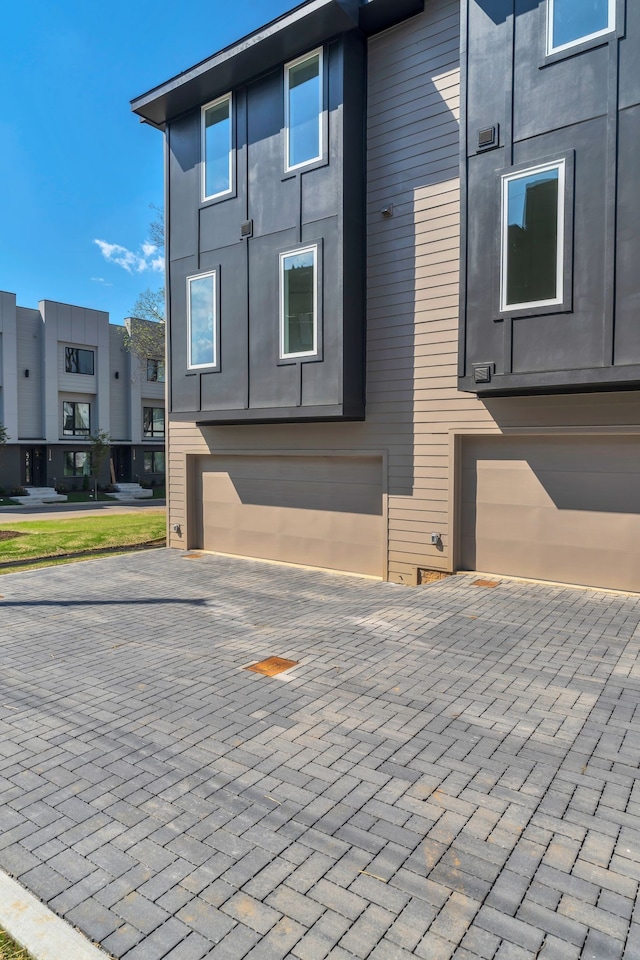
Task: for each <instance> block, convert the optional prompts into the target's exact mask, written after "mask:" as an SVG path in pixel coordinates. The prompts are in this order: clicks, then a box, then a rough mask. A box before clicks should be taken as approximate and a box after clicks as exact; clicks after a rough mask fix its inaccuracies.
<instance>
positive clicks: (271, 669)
mask: <svg viewBox="0 0 640 960" xmlns="http://www.w3.org/2000/svg"><path fill="white" fill-rule="evenodd" d="M297 665H298V661H297V660H284V659H283V658H282V657H269V658H268V659H267V660H261V661H260V663H252V664H251V666H250V667H244V668H243V669H244V670H251V671H252V672H253V673H261V674H263V676H265V677H275V676H276V675H277V674H278V673H284V671H285V670H290V669H291V667H297Z"/></svg>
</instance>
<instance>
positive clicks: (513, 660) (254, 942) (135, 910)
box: [0, 550, 640, 960]
mask: <svg viewBox="0 0 640 960" xmlns="http://www.w3.org/2000/svg"><path fill="white" fill-rule="evenodd" d="M196 556H197V555H196ZM87 569H88V568H87V565H85V564H82V563H78V564H73V565H71V566H65V567H52V568H47V569H43V570H37V571H33V572H30V573H16V574H10V575H7V576H5V577H3V580H2V593H3V594H4V596H3V598H2V599H1V600H0V651H1V653H2V662H3V678H2V691H1V693H0V753H1V755H2V757H3V764H2V769H1V770H0V867H1V868H2V869H3V870H5V871H6V872H7V873H9V874H11V875H12V876H14V877H16V878H17V879H18V880H19V882H20V883H21V884H23V885H24V886H25V887H27V888H28V889H29V890H31V891H32V892H33V893H34V894H35V895H36V896H38V897H39V898H40V899H41V900H43V901H44V902H45V903H46V904H48V906H49V907H50V908H51V909H52V910H54V911H55V912H56V913H57V914H59V915H60V916H62V917H64V918H65V919H66V920H67V921H68V922H69V923H71V924H72V925H74V926H77V927H78V928H79V929H80V930H82V931H83V932H84V933H85V935H86V936H87V937H89V939H90V940H93V941H95V942H97V943H99V944H100V945H101V948H102V949H103V950H104V951H105V952H107V953H109V954H111V955H112V956H114V957H117V958H123V960H124V958H126V960H203V958H215V960H284V958H289V960H293V958H295V960H325V958H329V960H353V958H359V960H409V958H420V960H450V958H453V960H579V958H580V960H587V958H588V960H610V958H617V960H622V958H624V960H638V956H639V949H640V911H639V909H638V905H637V894H638V884H639V881H640V868H639V867H638V864H639V863H640V779H639V777H638V767H639V763H640V629H639V624H640V597H632V596H622V595H612V594H605V593H598V592H596V591H590V590H572V589H569V588H563V587H557V586H545V585H533V584H525V583H518V582H508V581H504V582H502V583H500V584H499V585H498V586H497V587H495V588H494V589H488V588H483V587H479V586H475V585H474V583H473V577H468V576H458V577H451V578H449V579H447V580H443V581H440V582H438V583H435V584H433V585H431V586H428V587H423V588H415V589H411V588H405V587H399V586H394V585H392V584H385V583H379V582H375V581H371V580H365V579H358V578H355V577H345V576H340V577H336V576H331V575H330V574H324V573H320V572H317V571H310V570H302V569H295V568H284V567H279V566H275V565H270V564H266V563H256V562H250V561H243V560H234V559H231V558H226V557H215V556H207V555H203V556H200V557H199V558H197V559H193V558H192V559H185V558H183V556H182V555H181V554H180V553H179V552H177V551H166V550H162V551H152V552H148V553H141V554H137V555H131V556H122V557H117V558H110V559H107V560H100V561H93V562H92V564H91V567H90V576H89V577H88V576H87ZM483 579H484V578H483ZM274 656H275V657H283V658H287V659H289V660H293V661H297V665H296V666H294V667H293V668H292V669H290V670H288V671H287V672H285V673H282V674H280V675H279V676H276V677H267V676H261V675H259V674H256V673H252V672H248V671H246V670H245V669H243V668H244V667H246V666H247V665H250V664H252V663H255V662H256V661H260V660H263V659H265V658H267V657H274ZM70 960H71V958H70Z"/></svg>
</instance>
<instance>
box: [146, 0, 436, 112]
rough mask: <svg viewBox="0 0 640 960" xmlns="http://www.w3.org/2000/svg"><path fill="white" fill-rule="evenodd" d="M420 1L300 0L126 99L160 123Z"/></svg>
mask: <svg viewBox="0 0 640 960" xmlns="http://www.w3.org/2000/svg"><path fill="white" fill-rule="evenodd" d="M424 3H425V0H368V2H364V0H306V2H305V3H302V4H301V5H300V6H298V7H296V8H295V9H294V10H291V11H290V12H289V13H286V14H284V15H283V16H282V17H278V19H277V20H273V21H272V22H271V23H268V24H267V25H266V26H264V27H261V28H260V29H259V30H256V31H255V33H251V34H249V36H247V37H244V38H243V39H242V40H239V41H238V42H237V43H234V44H232V45H231V46H229V47H225V49H224V50H221V51H220V52H219V53H216V54H214V56H212V57H209V58H208V59H207V60H203V61H202V62H201V63H198V64H196V66H195V67H191V68H190V69H189V70H185V71H184V72H183V73H180V74H178V76H177V77H173V79H171V80H167V82H166V83H163V84H161V85H160V86H158V87H154V88H153V90H150V91H149V92H148V93H144V94H142V96H140V97H136V99H135V100H132V101H131V109H132V110H133V112H134V113H137V114H138V116H139V117H140V118H141V119H142V120H145V121H147V122H148V123H150V124H152V125H153V126H156V127H163V126H164V125H165V124H166V123H167V122H168V121H170V120H171V119H173V118H174V117H179V116H181V115H182V114H184V113H187V112H188V111H189V110H193V109H194V107H197V106H200V105H201V104H203V103H208V102H209V101H210V100H215V99H216V97H219V96H221V95H222V94H224V93H227V92H228V91H229V90H233V89H234V88H236V87H239V86H242V84H244V83H246V82H247V81H248V80H251V79H252V78H253V77H257V76H260V74H262V73H266V72H267V71H269V70H272V69H273V68H274V67H277V66H279V65H281V64H283V63H286V62H287V60H293V58H294V57H297V56H298V55H299V54H300V53H304V51H305V50H310V49H312V48H313V47H317V46H319V45H320V44H321V43H324V41H325V40H327V39H329V38H330V37H334V36H337V35H338V34H340V33H346V32H347V31H349V30H354V29H356V28H360V29H361V30H362V32H363V33H364V34H365V35H367V36H370V35H371V34H373V33H378V32H379V31H380V30H385V29H386V28H387V27H390V26H393V24H395V23H400V21H401V20H406V19H407V17H411V16H413V15H414V14H416V13H420V12H421V11H422V10H424Z"/></svg>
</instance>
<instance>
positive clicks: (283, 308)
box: [280, 245, 318, 360]
mask: <svg viewBox="0 0 640 960" xmlns="http://www.w3.org/2000/svg"><path fill="white" fill-rule="evenodd" d="M317 256H318V248H317V246H315V245H314V246H312V247H305V248H304V249H301V250H296V251H292V252H291V253H281V254H280V358H281V359H283V360H284V359H287V358H289V357H291V358H294V357H309V356H314V355H315V354H316V353H317V352H318V293H317V289H318V282H317Z"/></svg>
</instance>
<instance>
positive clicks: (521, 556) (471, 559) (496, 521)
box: [460, 436, 640, 591]
mask: <svg viewBox="0 0 640 960" xmlns="http://www.w3.org/2000/svg"><path fill="white" fill-rule="evenodd" d="M460 523H461V564H460V566H461V567H462V568H464V569H467V570H482V571H486V572H492V573H506V574H510V575H512V576H522V577H531V578H535V579H540V580H559V581H563V582H567V583H577V584H585V585H589V586H600V587H611V588H614V589H621V590H631V591H639V590H640V441H639V440H638V438H633V437H606V438H604V437H590V438H586V437H569V436H563V437H554V438H552V439H549V438H542V437H537V438H527V439H523V438H510V437H509V438H506V437H495V438H494V437H491V438H489V437H475V438H471V437H465V438H464V440H463V445H462V483H461V517H460Z"/></svg>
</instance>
